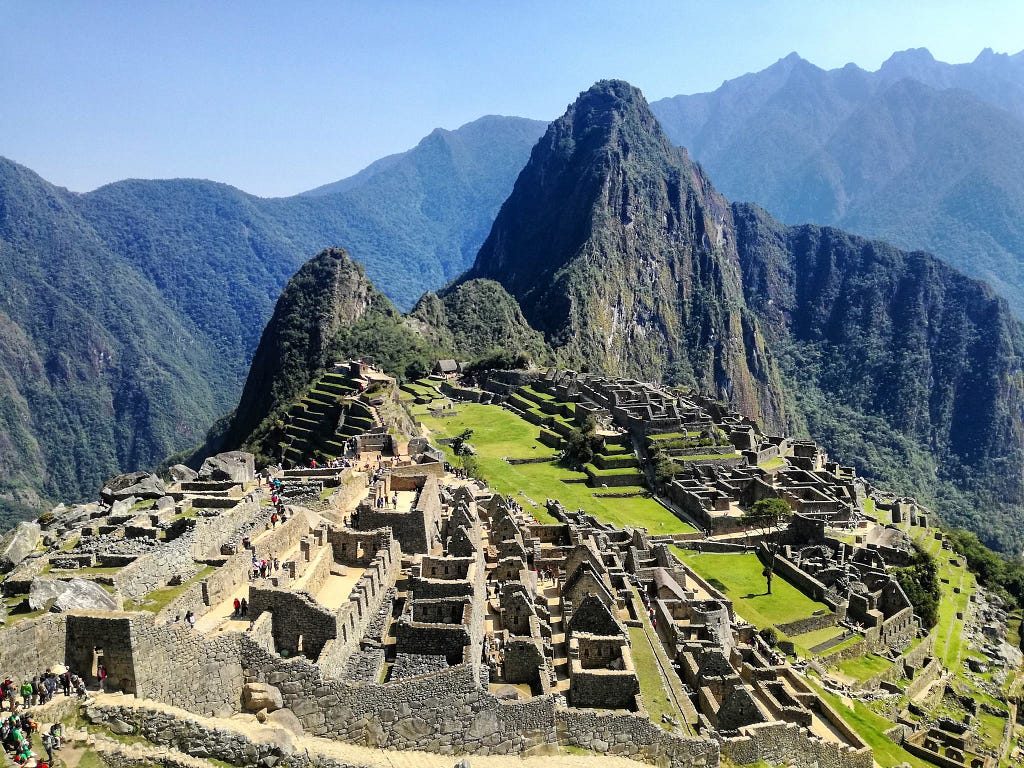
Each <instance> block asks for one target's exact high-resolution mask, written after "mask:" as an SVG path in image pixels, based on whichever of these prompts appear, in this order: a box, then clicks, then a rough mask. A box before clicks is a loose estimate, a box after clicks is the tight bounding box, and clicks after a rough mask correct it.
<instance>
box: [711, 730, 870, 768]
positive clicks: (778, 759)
mask: <svg viewBox="0 0 1024 768" xmlns="http://www.w3.org/2000/svg"><path fill="white" fill-rule="evenodd" d="M722 755H723V756H725V757H727V758H729V760H731V761H732V762H733V763H736V764H737V765H747V764H750V763H756V762H759V761H763V762H764V763H767V764H768V765H787V766H790V767H791V768H872V765H873V763H874V760H873V758H872V754H871V749H870V748H868V747H861V748H859V749H853V748H851V747H849V746H847V745H844V744H838V743H836V742H833V741H824V740H823V739H820V738H818V737H817V736H814V735H812V734H810V733H808V731H807V729H805V728H801V727H800V726H797V725H793V724H792V723H758V724H756V725H750V726H746V727H745V728H742V729H741V731H740V735H739V736H735V737H733V738H728V739H724V740H723V741H722Z"/></svg>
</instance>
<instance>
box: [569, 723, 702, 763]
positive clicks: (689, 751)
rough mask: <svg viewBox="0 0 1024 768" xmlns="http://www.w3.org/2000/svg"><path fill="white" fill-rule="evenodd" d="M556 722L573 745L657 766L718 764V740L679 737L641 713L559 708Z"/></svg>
mask: <svg viewBox="0 0 1024 768" xmlns="http://www.w3.org/2000/svg"><path fill="white" fill-rule="evenodd" d="M555 722H556V728H557V732H558V735H559V740H560V742H561V743H563V744H568V745H570V746H574V747H582V748H583V749H592V750H594V751H595V752H601V753H606V754H610V755H622V756H623V757H630V758H635V759H638V760H643V761H645V762H648V763H654V764H655V765H670V766H717V765H718V745H717V744H716V743H715V742H713V741H710V740H708V739H697V738H684V737H682V736H677V735H675V734H672V733H669V732H667V731H665V730H663V729H662V728H660V727H659V726H657V725H655V724H654V723H652V722H651V721H650V720H649V719H648V718H646V717H642V716H640V715H629V714H614V713H602V712H597V711H595V710H585V709H557V710H555Z"/></svg>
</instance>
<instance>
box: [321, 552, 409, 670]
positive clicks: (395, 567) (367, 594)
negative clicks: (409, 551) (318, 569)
mask: <svg viewBox="0 0 1024 768" xmlns="http://www.w3.org/2000/svg"><path fill="white" fill-rule="evenodd" d="M335 551H336V552H337V550H335ZM401 568H402V549H401V547H400V546H399V544H398V542H397V541H389V542H388V545H387V546H386V547H382V548H381V549H379V550H377V553H376V554H375V555H374V558H373V560H371V561H370V563H369V564H368V565H367V567H366V569H365V570H364V571H363V575H362V576H361V577H360V579H359V581H358V582H356V585H355V586H354V587H353V588H352V592H351V593H350V594H349V598H348V602H347V603H346V604H344V605H343V606H341V608H340V609H339V610H338V612H337V614H336V617H337V628H338V634H337V635H336V636H335V639H334V640H332V641H329V642H328V643H327V644H326V645H325V646H324V648H323V650H322V651H321V653H320V659H319V663H320V666H321V668H322V670H323V674H324V675H325V676H328V677H338V676H340V675H341V673H342V670H344V668H345V665H346V664H347V663H348V660H349V658H351V656H352V655H353V654H354V653H355V652H357V651H358V650H359V648H360V642H361V641H362V638H363V635H364V634H365V632H366V629H367V627H369V626H370V624H371V623H373V621H374V620H375V619H376V618H377V615H378V613H379V612H380V610H381V609H382V607H383V606H384V605H385V603H389V602H390V595H391V591H390V590H391V588H392V587H394V586H395V581H396V580H397V579H398V576H399V574H400V572H401Z"/></svg>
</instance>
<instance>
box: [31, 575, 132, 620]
mask: <svg viewBox="0 0 1024 768" xmlns="http://www.w3.org/2000/svg"><path fill="white" fill-rule="evenodd" d="M28 605H29V608H31V609H32V610H33V611H42V610H50V611H56V612H59V613H65V612H67V611H116V610H118V609H119V608H120V607H121V606H120V605H118V601H117V599H116V598H115V597H114V596H113V595H111V594H110V593H109V592H107V591H106V590H105V589H103V587H101V586H100V585H99V584H97V583H96V582H95V581H88V580H86V579H69V580H67V581H64V580H62V579H51V578H46V577H44V576H39V577H36V578H34V579H32V586H31V587H30V589H29V594H28Z"/></svg>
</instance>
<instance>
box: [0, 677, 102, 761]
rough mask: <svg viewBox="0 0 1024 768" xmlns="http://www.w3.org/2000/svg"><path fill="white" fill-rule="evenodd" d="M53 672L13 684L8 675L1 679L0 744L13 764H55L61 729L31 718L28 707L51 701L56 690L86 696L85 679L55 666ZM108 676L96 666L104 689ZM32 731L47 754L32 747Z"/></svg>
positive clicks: (81, 696)
mask: <svg viewBox="0 0 1024 768" xmlns="http://www.w3.org/2000/svg"><path fill="white" fill-rule="evenodd" d="M54 669H55V670H56V671H53V670H50V669H47V670H46V671H45V672H43V673H41V674H37V675H33V676H32V677H27V678H25V679H24V681H23V682H22V683H20V684H19V683H16V682H15V681H14V680H12V679H11V678H10V677H7V678H5V679H4V680H3V681H2V682H0V712H2V711H3V710H4V708H5V707H6V710H7V714H5V715H3V716H0V743H2V744H3V748H4V750H5V752H6V753H7V756H8V757H9V759H10V760H11V761H12V762H14V763H15V764H16V765H29V766H31V765H35V766H38V768H50V766H52V765H53V764H54V757H53V753H54V751H55V750H59V749H60V748H61V745H62V743H63V730H62V727H61V724H60V723H54V724H52V725H51V726H50V727H49V728H44V727H43V726H42V725H41V724H40V723H39V722H38V721H37V720H36V719H35V717H33V715H32V712H31V711H30V710H29V709H28V708H29V707H34V706H37V705H38V706H41V705H43V704H46V703H47V702H49V701H51V700H52V699H53V698H54V697H55V696H56V695H57V693H58V692H63V694H64V695H65V696H72V695H74V696H78V697H79V698H85V697H86V696H87V695H88V691H87V690H86V686H85V681H84V680H83V679H82V678H81V677H80V676H79V675H76V674H74V673H73V672H71V671H70V670H69V669H66V668H60V667H55V668H54ZM106 677H107V670H106V668H105V667H104V666H103V665H102V664H100V665H98V667H97V671H96V678H97V680H98V681H99V684H100V690H102V689H103V683H104V681H105V680H106ZM33 734H36V735H38V736H39V741H40V743H41V744H42V747H43V751H45V753H46V756H45V757H43V756H42V755H37V754H36V752H35V751H34V750H33V747H32V737H33Z"/></svg>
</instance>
